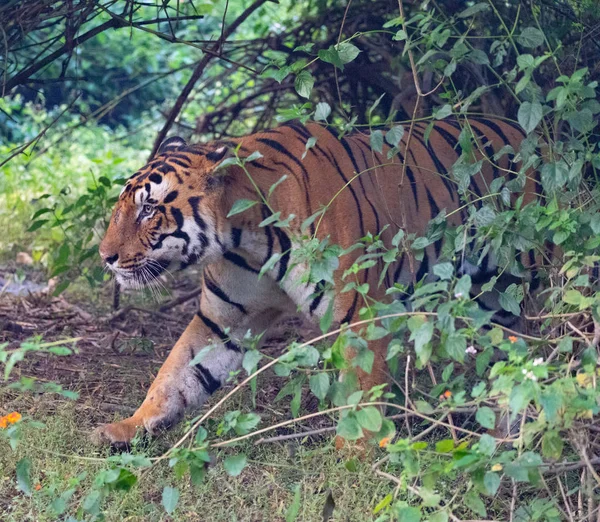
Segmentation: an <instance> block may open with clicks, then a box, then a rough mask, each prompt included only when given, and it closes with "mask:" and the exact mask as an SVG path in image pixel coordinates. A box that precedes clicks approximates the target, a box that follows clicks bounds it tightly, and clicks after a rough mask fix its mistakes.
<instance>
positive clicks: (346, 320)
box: [340, 292, 359, 324]
mask: <svg viewBox="0 0 600 522" xmlns="http://www.w3.org/2000/svg"><path fill="white" fill-rule="evenodd" d="M358 295H359V294H358V292H354V299H353V300H352V305H351V306H350V309H349V310H348V311H347V312H346V315H345V316H344V318H343V319H342V321H341V323H340V324H344V323H349V322H350V320H351V319H352V317H354V311H355V310H356V305H357V304H358Z"/></svg>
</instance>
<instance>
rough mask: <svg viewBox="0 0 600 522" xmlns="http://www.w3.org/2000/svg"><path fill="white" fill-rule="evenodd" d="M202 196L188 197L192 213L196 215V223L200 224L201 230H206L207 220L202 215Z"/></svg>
mask: <svg viewBox="0 0 600 522" xmlns="http://www.w3.org/2000/svg"><path fill="white" fill-rule="evenodd" d="M201 199H202V198H200V196H192V197H191V198H188V203H189V204H190V207H192V214H193V216H194V221H195V222H196V224H197V225H198V227H200V230H202V231H205V230H206V222H205V221H204V219H202V216H201V215H200V207H199V205H200V200H201Z"/></svg>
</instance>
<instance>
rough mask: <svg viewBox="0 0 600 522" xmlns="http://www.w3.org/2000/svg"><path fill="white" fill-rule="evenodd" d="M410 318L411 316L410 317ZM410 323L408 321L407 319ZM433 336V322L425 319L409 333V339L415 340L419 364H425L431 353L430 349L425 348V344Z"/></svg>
mask: <svg viewBox="0 0 600 522" xmlns="http://www.w3.org/2000/svg"><path fill="white" fill-rule="evenodd" d="M411 319H412V318H411ZM409 325H410V321H409ZM432 337H433V322H431V321H425V322H423V324H421V326H420V327H419V328H418V329H417V330H415V331H413V332H412V333H411V335H410V340H411V341H414V342H415V352H416V354H417V357H419V360H420V361H421V364H426V363H427V361H428V360H429V356H430V355H431V350H426V349H425V348H426V345H427V344H428V343H429V341H431V338H432Z"/></svg>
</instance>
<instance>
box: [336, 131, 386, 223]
mask: <svg viewBox="0 0 600 522" xmlns="http://www.w3.org/2000/svg"><path fill="white" fill-rule="evenodd" d="M340 143H341V144H342V145H343V147H344V149H345V151H346V154H348V157H349V158H350V161H351V162H352V166H353V167H354V170H355V172H356V174H359V173H361V172H362V171H361V170H360V168H359V166H358V163H357V161H356V158H355V157H354V153H353V152H352V148H351V147H350V145H349V144H348V142H347V141H346V139H345V138H342V139H341V140H340ZM359 150H360V152H361V154H362V156H363V161H364V163H365V168H366V167H367V166H368V162H367V159H366V157H365V153H364V152H363V151H362V149H361V148H360V147H359ZM363 170H364V169H363ZM358 183H359V184H360V188H361V190H362V193H363V198H364V199H365V201H366V202H367V203H368V204H369V206H370V207H371V210H372V211H373V215H374V216H375V226H376V227H377V230H376V231H375V232H376V233H377V234H378V233H379V232H381V223H380V222H379V214H378V213H377V210H376V209H375V205H373V203H372V202H371V200H370V199H369V196H367V191H366V190H365V185H364V183H363V180H362V174H360V175H359V176H358Z"/></svg>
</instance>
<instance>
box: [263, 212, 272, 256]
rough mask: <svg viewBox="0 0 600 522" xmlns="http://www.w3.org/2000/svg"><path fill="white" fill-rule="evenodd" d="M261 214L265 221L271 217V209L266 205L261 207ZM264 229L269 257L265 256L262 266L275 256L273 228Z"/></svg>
mask: <svg viewBox="0 0 600 522" xmlns="http://www.w3.org/2000/svg"><path fill="white" fill-rule="evenodd" d="M261 214H262V218H263V220H265V219H267V218H268V217H269V215H270V213H269V208H268V207H267V206H266V205H263V206H262V207H261ZM263 228H264V230H265V235H266V236H267V255H266V256H265V258H264V260H263V262H262V264H263V265H264V264H265V263H266V262H267V261H268V260H269V259H271V256H272V255H273V233H272V232H271V227H269V226H267V227H263Z"/></svg>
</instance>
